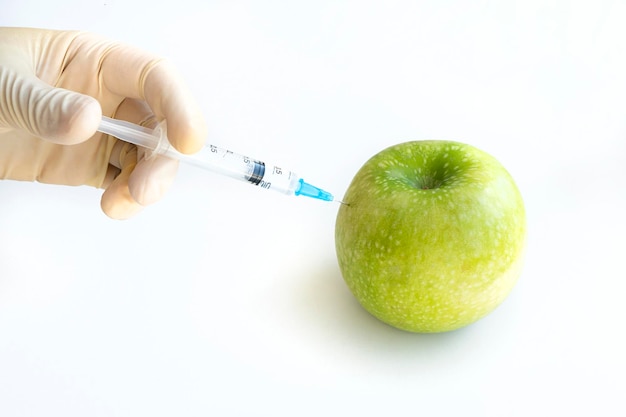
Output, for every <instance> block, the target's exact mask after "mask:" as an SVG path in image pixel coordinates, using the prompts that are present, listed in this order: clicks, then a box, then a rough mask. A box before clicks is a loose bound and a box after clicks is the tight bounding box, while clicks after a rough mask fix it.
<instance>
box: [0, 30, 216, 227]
mask: <svg viewBox="0 0 626 417" xmlns="http://www.w3.org/2000/svg"><path fill="white" fill-rule="evenodd" d="M102 114H105V115H108V116H110V117H114V118H118V119H123V120H127V121H130V122H133V123H137V124H141V125H144V126H149V127H153V126H154V125H155V124H156V123H157V121H160V120H163V119H166V120H167V129H168V131H167V134H168V138H169V140H170V142H171V143H172V145H173V146H174V147H175V148H176V149H178V150H179V151H180V152H183V153H193V152H196V151H198V150H199V149H200V148H201V147H202V145H203V142H204V139H205V136H206V126H205V123H204V120H203V118H202V116H201V114H200V111H199V109H198V107H197V105H196V103H195V101H194V100H193V99H192V97H191V94H190V93H189V90H188V89H187V88H186V87H185V85H184V83H183V82H182V80H181V78H180V76H178V75H177V73H176V72H175V71H174V69H173V68H172V66H171V65H170V64H169V63H168V62H167V61H165V60H163V59H161V58H158V57H156V56H153V55H151V54H148V53H146V52H143V51H141V50H138V49H136V48H133V47H130V46H127V45H123V44H119V43H116V42H113V41H110V40H106V39H103V38H101V37H99V36H97V35H94V34H90V33H82V32H75V31H52V30H44V29H27V28H0V178H1V179H14V180H23V181H39V182H43V183H51V184H65V185H91V186H95V187H99V188H105V191H104V193H103V195H102V199H101V206H102V209H103V211H104V212H105V213H106V214H107V215H109V216H110V217H113V218H120V219H121V218H127V217H130V216H132V215H133V214H135V213H137V212H138V211H140V210H141V208H142V207H143V206H145V205H148V204H151V203H153V202H155V201H157V200H158V199H160V198H161V196H162V195H163V193H164V192H165V191H166V190H167V188H168V187H169V185H170V184H171V182H172V181H173V178H174V176H175V173H176V170H177V167H178V165H177V162H176V161H174V160H171V159H168V158H165V157H161V156H153V157H147V156H146V155H144V151H143V149H142V148H140V149H139V150H138V149H137V148H136V147H135V146H134V145H129V144H126V143H124V142H120V141H118V140H116V139H114V138H112V137H109V136H107V135H103V134H101V133H99V132H96V129H97V127H98V123H99V121H100V119H101V115H102Z"/></svg>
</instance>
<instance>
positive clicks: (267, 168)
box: [155, 142, 300, 195]
mask: <svg viewBox="0 0 626 417" xmlns="http://www.w3.org/2000/svg"><path fill="white" fill-rule="evenodd" d="M155 151H156V152H157V153H159V154H163V155H165V156H169V157H171V158H175V159H179V160H181V161H183V162H185V163H188V164H190V165H194V166H196V167H198V168H203V169H206V170H209V171H212V172H216V173H218V174H222V175H225V176H228V177H231V178H234V179H237V180H240V181H245V182H248V183H250V184H252V185H256V186H259V187H261V188H265V189H268V190H274V191H278V192H280V193H283V194H287V195H293V194H294V193H295V191H296V189H298V187H299V185H300V184H299V180H300V178H299V177H298V175H296V174H295V173H294V172H291V171H289V170H285V169H282V168H280V167H278V166H275V165H266V164H265V163H264V162H262V161H258V160H254V159H251V158H249V157H247V156H245V155H241V154H238V153H235V152H232V151H229V150H226V149H222V148H219V147H217V146H214V145H208V146H206V147H204V148H202V149H201V150H200V151H199V152H197V153H195V154H193V155H185V154H182V153H180V152H178V151H176V150H175V149H174V148H173V147H172V146H171V145H170V144H169V143H168V142H165V144H163V142H161V146H159V148H157V149H156V150H155Z"/></svg>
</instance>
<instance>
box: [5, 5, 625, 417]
mask: <svg viewBox="0 0 626 417" xmlns="http://www.w3.org/2000/svg"><path fill="white" fill-rule="evenodd" d="M2 3H3V4H2V6H1V10H2V12H1V14H0V24H2V25H21V26H36V27H48V28H58V29H84V30H89V31H94V32H98V33H101V34H103V35H106V36H108V37H111V38H114V39H118V40H121V41H124V42H126V43H131V44H134V45H136V46H139V47H141V48H144V49H147V50H150V51H152V52H155V53H158V54H161V55H164V56H167V57H169V58H171V59H172V60H173V61H174V62H175V63H176V64H177V66H178V67H179V68H180V69H181V70H182V72H183V73H184V75H185V77H186V79H187V81H188V82H189V84H190V85H191V86H192V88H193V90H194V92H195V94H196V98H197V99H198V101H199V102H200V104H201V106H202V109H203V111H204V113H205V115H206V118H207V120H208V122H209V124H210V129H211V132H210V142H211V143H213V144H216V145H220V146H223V147H227V148H230V149H232V150H235V151H239V152H243V153H247V154H249V155H250V156H254V157H256V158H260V159H262V160H266V161H267V162H275V163H279V164H281V165H284V166H286V167H288V168H291V169H293V170H294V171H297V172H298V173H300V174H301V175H302V176H304V177H305V178H306V179H307V180H309V181H310V182H312V183H314V184H317V185H320V186H322V187H324V188H327V189H329V190H331V191H334V192H335V193H336V194H338V195H341V194H343V192H344V191H345V189H346V188H347V186H348V184H349V183H350V180H351V179H352V176H353V175H354V174H355V173H356V171H357V169H358V168H359V167H360V166H361V164H362V163H363V162H365V160H366V159H368V158H369V157H370V156H372V155H373V154H374V153H376V152H378V151H379V150H381V149H383V148H384V147H387V146H389V145H392V144H395V143H398V142H402V141H405V140H413V139H454V140H460V141H464V142H468V143H471V144H473V145H475V146H477V147H479V148H481V149H483V150H485V151H487V152H489V153H491V154H493V155H494V156H496V157H497V158H498V159H499V160H500V161H501V162H502V163H503V164H504V165H505V166H506V167H507V169H508V170H509V171H510V172H511V174H512V175H513V177H514V178H515V179H516V181H517V183H518V186H519V187H520V189H521V191H522V194H523V195H524V198H525V202H526V205H527V212H528V221H529V243H528V255H527V260H526V266H525V270H524V273H523V275H522V278H521V280H520V281H519V283H518V285H517V286H516V287H515V289H514V290H513V292H512V293H511V295H510V296H509V298H508V299H507V300H506V301H505V302H504V304H502V305H501V306H500V307H499V308H498V309H497V310H496V311H495V312H494V313H492V314H491V315H490V316H488V317H487V318H485V319H483V320H481V321H479V322H478V323H476V324H474V325H471V326H469V327H467V328H465V329H462V330H459V331H456V332H452V333H446V334H438V335H418V334H410V333H405V332H401V331H399V330H395V329H393V328H391V327H388V326H386V325H384V324H382V323H380V322H378V321H377V320H376V319H374V318H372V317H371V316H369V315H368V314H367V313H366V312H365V311H364V310H362V309H361V308H360V307H359V305H358V303H357V302H356V301H355V299H354V298H353V297H352V295H351V294H350V293H349V291H348V290H347V288H346V286H345V284H344V283H343V281H342V278H341V276H340V273H339V270H338V267H337V264H336V258H335V252H334V241H333V236H334V221H335V216H336V212H337V208H338V207H337V205H336V204H326V203H322V202H317V201H313V200H308V199H305V198H294V199H289V198H287V197H283V196H280V195H274V194H273V193H271V192H265V191H261V190H256V189H253V188H251V187H250V186H248V185H245V184H240V183H237V182H234V181H232V180H229V179H222V178H218V177H216V176H213V175H211V174H207V173H204V172H201V171H197V170H195V169H193V168H183V169H181V171H180V174H179V176H178V178H177V181H176V182H175V184H174V186H173V189H172V190H171V192H170V193H169V194H168V195H167V196H166V198H165V199H164V200H163V201H161V202H160V203H158V204H156V205H154V206H152V207H150V208H148V209H147V210H145V212H143V213H142V214H140V215H139V216H137V217H136V218H133V219H132V220H129V221H124V222H118V221H113V220H110V219H108V218H107V217H105V216H104V215H103V214H102V213H101V212H100V210H99V206H98V204H99V197H100V193H101V191H99V190H95V189H91V188H86V187H79V188H72V187H55V186H45V185H41V184H31V183H18V182H10V181H5V182H2V183H0V415H1V416H3V417H17V416H20V417H21V416H64V417H74V416H81V417H84V416H124V417H126V416H209V415H211V416H235V415H236V416H240V415H242V416H245V415H248V416H265V415H268V416H270V415H271V416H277V415H290V416H317V415H328V416H344V415H354V416H357V415H365V416H370V415H394V414H399V413H403V414H410V415H424V416H458V415H464V416H530V415H533V416H554V415H572V414H575V413H576V414H580V415H601V416H617V415H622V416H623V415H625V413H626V406H625V405H624V399H623V396H624V393H625V392H626V382H625V376H624V374H625V371H626V355H625V354H624V352H626V341H625V336H624V319H625V318H626V306H625V303H624V301H623V300H624V294H625V292H626V284H625V278H626V266H625V259H626V238H625V236H626V221H625V220H624V213H625V212H626V190H625V189H624V182H625V180H626V163H625V162H626V25H625V24H624V22H626V3H625V2H623V1H618V0H615V1H546V0H541V1H528V0H525V1H488V0H483V1H440V0H433V1H389V0H385V1H378V2H367V1H357V0H354V1H319V0H318V1H310V2H304V1H256V2H255V1H225V0H224V1H211V0H207V1H205V0H203V1H200V0H197V1H191V0H177V1H171V2H155V1H131V0H129V1H122V0H98V1H93V0H88V1H85V0H75V1H71V0H58V1H29V0H22V1H19V2H18V1H9V0H2Z"/></svg>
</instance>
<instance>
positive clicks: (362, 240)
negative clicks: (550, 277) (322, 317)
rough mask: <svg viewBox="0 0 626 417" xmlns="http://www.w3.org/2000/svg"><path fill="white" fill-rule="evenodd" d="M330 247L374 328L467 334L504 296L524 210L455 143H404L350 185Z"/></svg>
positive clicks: (484, 163)
mask: <svg viewBox="0 0 626 417" xmlns="http://www.w3.org/2000/svg"><path fill="white" fill-rule="evenodd" d="M344 202H345V203H346V204H345V205H342V206H341V207H340V209H339V212H338V214H337V222H336V226H335V244H336V251H337V258H338V261H339V267H340V269H341V273H342V275H343V278H344V280H345V282H346V283H347V285H348V287H349V288H350V291H351V292H352V293H353V294H354V296H355V297H356V298H357V299H358V301H359V302H360V303H361V305H362V306H363V307H364V308H365V309H366V310H367V311H369V312H370V313H371V314H373V315H374V316H375V317H377V318H378V319H380V320H382V321H383V322H386V323H388V324H390V325H392V326H394V327H397V328H399V329H403V330H407V331H412V332H420V333H430V332H444V331H449V330H454V329H458V328H461V327H463V326H466V325H468V324H470V323H473V322H475V321H476V320H478V319H480V318H482V317H484V316H485V315H487V314H489V313H490V312H491V311H492V310H494V309H495V308H496V307H497V306H498V305H499V304H500V303H501V302H502V301H503V300H504V299H505V298H506V296H507V295H508V294H509V293H510V291H511V289H512V288H513V286H514V285H515V282H516V281H517V279H518V277H519V275H520V272H521V266H522V258H523V252H524V246H525V240H526V216H525V211H524V203H523V201H522V197H521V195H520V192H519V190H518V188H517V187H516V185H515V183H514V181H513V179H512V178H511V176H510V175H509V173H508V172H507V171H506V169H505V168H504V167H503V166H502V165H501V164H500V163H499V162H498V161H497V160H496V159H495V158H494V157H492V156H490V155H489V154H487V153H485V152H483V151H481V150H479V149H476V148H475V147H472V146H470V145H467V144H463V143H458V142H451V141H438V140H432V141H414V142H406V143H401V144H398V145H395V146H392V147H390V148H387V149H385V150H383V151H382V152H380V153H378V154H377V155H375V156H374V157H372V158H371V159H370V160H368V161H367V162H366V163H365V164H364V165H363V167H362V168H361V169H360V170H359V171H358V173H357V174H356V175H355V177H354V179H353V180H352V183H351V184H350V186H349V187H348V191H347V192H346V195H345V197H344Z"/></svg>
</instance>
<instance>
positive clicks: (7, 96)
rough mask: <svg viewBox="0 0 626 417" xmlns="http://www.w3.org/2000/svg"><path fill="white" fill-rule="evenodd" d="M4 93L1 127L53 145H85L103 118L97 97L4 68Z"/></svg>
mask: <svg viewBox="0 0 626 417" xmlns="http://www.w3.org/2000/svg"><path fill="white" fill-rule="evenodd" d="M0 91H2V93H3V94H1V95H0V127H9V128H14V129H20V130H25V131H27V132H29V133H30V134H32V135H34V136H37V137H40V138H43V139H46V140H49V141H51V142H55V143H59V144H63V145H72V144H76V143H80V142H83V141H85V140H87V139H89V138H90V137H91V136H93V134H94V133H95V132H96V130H97V129H98V124H99V123H100V119H101V117H102V110H101V108H100V103H98V101H97V100H96V99H94V98H93V97H89V96H87V95H84V94H79V93H76V92H73V91H69V90H65V89H62V88H55V87H52V86H50V85H49V84H46V83H44V82H43V81H41V80H40V79H39V78H37V77H35V76H33V75H24V74H23V73H19V72H16V71H12V70H10V69H8V68H6V67H2V66H0Z"/></svg>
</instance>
